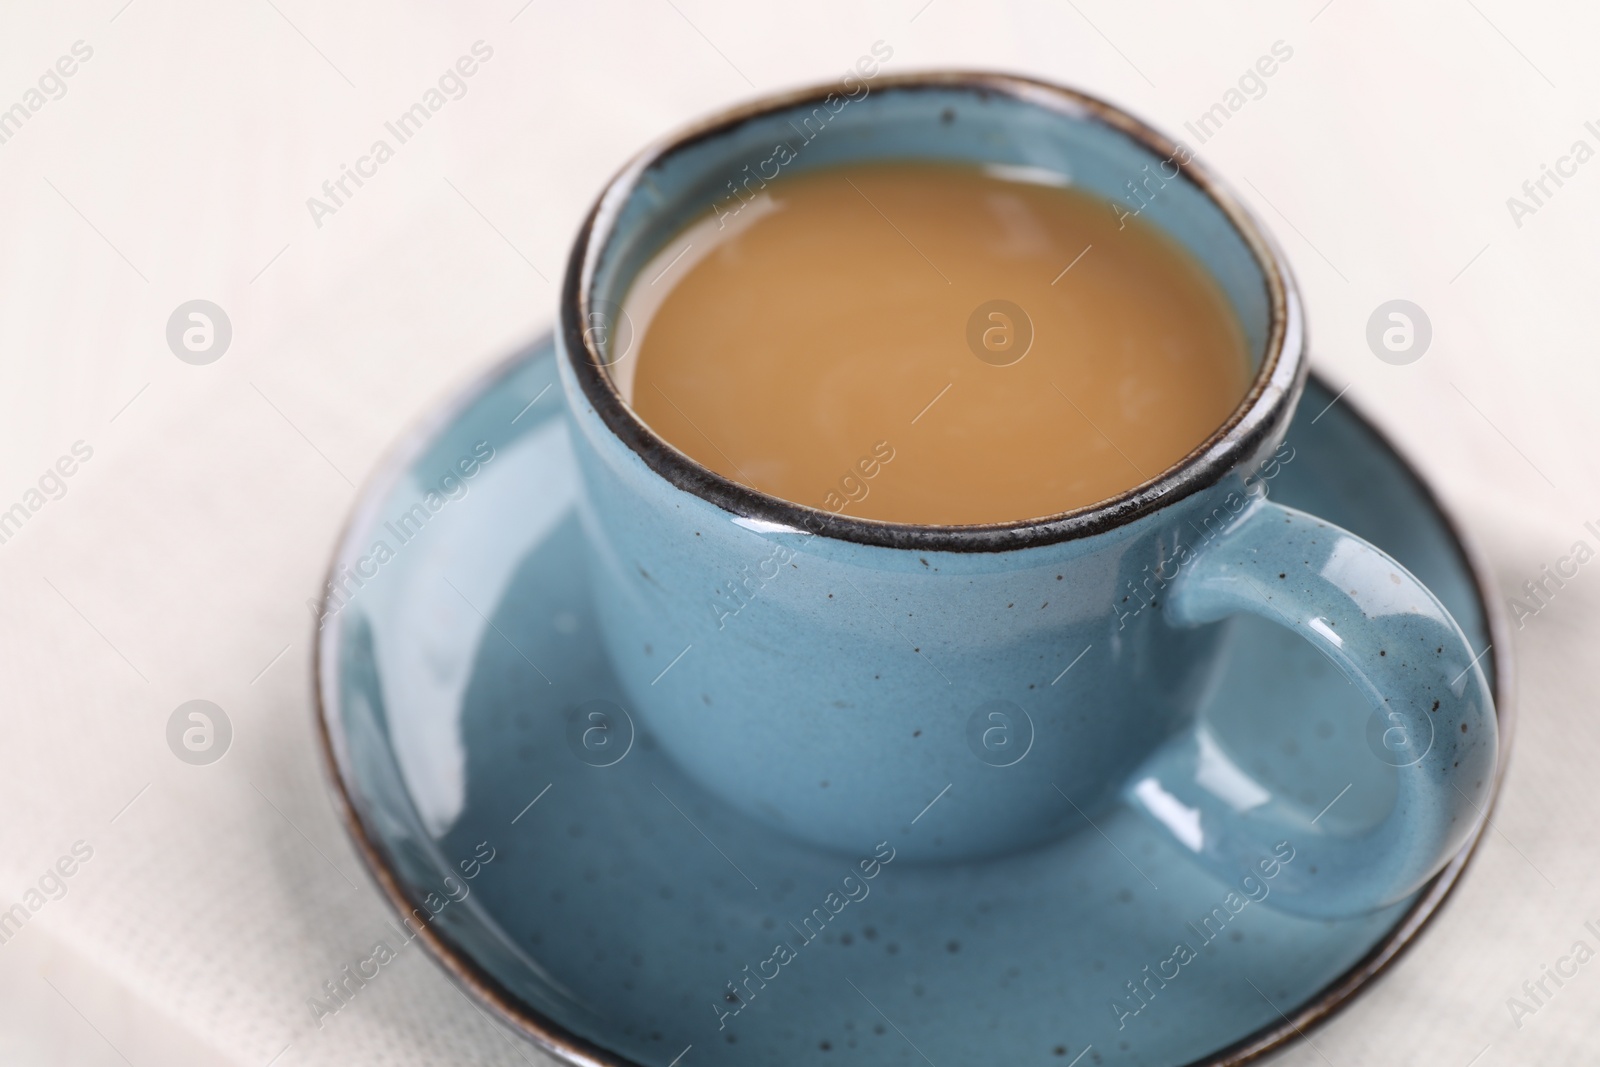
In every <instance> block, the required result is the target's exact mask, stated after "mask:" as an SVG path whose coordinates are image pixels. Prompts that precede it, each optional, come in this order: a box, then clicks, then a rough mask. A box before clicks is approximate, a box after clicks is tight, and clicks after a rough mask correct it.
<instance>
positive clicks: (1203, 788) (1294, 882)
mask: <svg viewBox="0 0 1600 1067" xmlns="http://www.w3.org/2000/svg"><path fill="white" fill-rule="evenodd" d="M1180 563H1181V564H1183V566H1181V569H1180V573H1179V575H1178V576H1177V577H1176V578H1175V579H1174V581H1173V584H1172V586H1171V587H1170V588H1169V589H1168V591H1167V596H1166V599H1165V602H1164V604H1163V605H1162V607H1163V608H1164V614H1165V615H1166V617H1167V619H1168V621H1169V622H1171V623H1172V624H1174V625H1177V626H1184V627H1192V626H1200V625H1203V624H1205V623H1211V622H1217V621H1220V620H1222V619H1224V618H1227V617H1229V616H1232V615H1240V614H1250V615H1258V616H1260V617H1261V618H1264V619H1269V620H1271V621H1272V622H1275V623H1277V624H1278V625H1280V626H1284V627H1287V628H1288V629H1290V630H1293V631H1294V632H1295V633H1297V634H1299V635H1300V636H1301V637H1303V638H1305V639H1306V640H1307V641H1309V642H1311V644H1312V645H1314V646H1315V647H1316V648H1317V650H1318V651H1320V652H1321V653H1322V654H1323V655H1325V656H1327V657H1328V658H1329V659H1330V660H1332V661H1333V662H1334V664H1335V665H1336V666H1338V668H1339V670H1340V671H1342V672H1343V673H1344V675H1345V677H1346V678H1347V679H1348V680H1349V681H1350V684H1352V685H1353V686H1355V687H1356V689H1357V690H1358V691H1359V692H1360V693H1361V694H1362V696H1364V697H1365V698H1366V700H1367V703H1368V704H1369V705H1371V707H1372V709H1373V716H1374V719H1373V720H1372V721H1369V723H1368V724H1367V729H1368V731H1369V733H1368V736H1369V738H1377V739H1380V740H1381V743H1382V746H1383V747H1382V748H1381V749H1379V748H1377V747H1375V748H1374V751H1375V752H1378V751H1381V752H1383V753H1384V756H1383V758H1384V760H1385V762H1389V763H1391V765H1393V766H1395V767H1396V768H1397V771H1396V773H1397V776H1398V780H1397V791H1396V797H1395V803H1394V806H1393V808H1392V809H1390V811H1389V813H1388V814H1387V815H1386V816H1384V818H1383V819H1382V821H1380V822H1379V823H1378V824H1377V825H1375V826H1373V827H1371V828H1370V829H1367V830H1366V831H1364V832H1361V833H1359V834H1356V835H1349V834H1342V833H1338V832H1335V831H1333V830H1332V829H1330V828H1329V826H1328V825H1327V824H1321V825H1319V824H1318V823H1319V819H1318V815H1319V813H1317V812H1313V811H1307V810H1303V807H1302V806H1301V805H1299V804H1296V803H1294V802H1291V801H1289V800H1287V799H1285V798H1282V797H1278V796H1274V795H1272V794H1271V793H1270V792H1269V791H1268V790H1267V789H1266V788H1265V787H1263V786H1261V785H1260V784H1259V783H1257V782H1255V781H1254V780H1253V779H1251V778H1250V777H1249V775H1248V774H1246V773H1245V772H1244V771H1243V770H1241V769H1240V768H1239V767H1238V766H1237V765H1235V764H1233V763H1232V762H1231V761H1230V760H1229V759H1228V757H1227V756H1226V754H1224V753H1223V752H1222V751H1221V749H1220V748H1219V746H1218V745H1217V744H1216V743H1215V742H1214V741H1212V740H1211V739H1210V737H1209V736H1207V735H1206V733H1205V728H1204V726H1202V725H1200V724H1196V725H1194V726H1192V727H1191V728H1190V729H1189V730H1188V731H1187V732H1185V733H1183V734H1180V735H1178V736H1177V737H1174V738H1172V739H1171V740H1169V741H1168V742H1166V743H1165V744H1163V745H1162V746H1161V747H1160V748H1159V749H1157V750H1156V751H1155V752H1154V753H1153V754H1152V755H1151V756H1150V758H1149V759H1147V760H1146V761H1145V763H1144V764H1143V765H1142V766H1141V767H1140V768H1139V769H1138V770H1137V771H1136V772H1135V773H1134V775H1133V776H1132V777H1131V778H1130V779H1129V781H1128V784H1127V786H1126V787H1125V791H1124V796H1125V798H1126V799H1127V801H1128V802H1129V803H1130V804H1131V805H1132V806H1133V807H1135V808H1136V809H1137V810H1139V811H1140V812H1142V813H1143V814H1144V815H1146V816H1148V817H1150V818H1152V819H1154V820H1155V821H1156V822H1157V823H1159V824H1161V825H1162V826H1163V827H1165V828H1166V829H1167V830H1168V832H1170V833H1171V834H1172V835H1173V836H1174V837H1175V838H1177V839H1178V840H1179V841H1180V842H1181V843H1182V844H1183V845H1184V846H1186V847H1187V848H1188V849H1189V850H1190V851H1191V852H1193V853H1194V855H1195V858H1196V860H1197V861H1198V862H1199V863H1200V864H1201V865H1202V866H1204V867H1206V868H1207V869H1209V870H1210V871H1212V872H1213V873H1215V874H1216V875H1218V876H1219V877H1221V878H1222V879H1224V880H1225V881H1228V882H1230V883H1237V882H1238V881H1239V880H1240V876H1241V875H1242V874H1254V875H1256V876H1257V878H1258V879H1259V878H1261V877H1262V876H1264V875H1265V876H1269V877H1272V891H1271V895H1270V898H1268V899H1270V901H1271V902H1272V903H1273V904H1274V905H1276V906H1277V907H1278V908H1280V909H1281V910H1283V911H1288V912H1292V913H1295V914H1300V915H1307V916H1315V917H1327V918H1332V917H1345V916H1352V915H1360V914H1365V913H1367V912H1371V911H1374V910H1376V909H1378V908H1382V907H1384V906H1386V905H1388V904H1392V903H1395V902H1396V901H1399V900H1402V899H1404V898H1405V897H1406V896H1407V895H1409V894H1410V893H1412V892H1413V891H1414V890H1416V889H1418V888H1420V887H1421V886H1422V885H1423V884H1424V883H1425V882H1427V881H1428V879H1430V878H1432V877H1433V875H1435V874H1436V873H1438V871H1439V870H1440V869H1441V868H1443V867H1444V865H1445V864H1446V863H1448V862H1449V860H1450V858H1451V857H1452V856H1454V855H1455V854H1456V852H1457V851H1459V849H1460V848H1461V846H1462V844H1463V843H1464V842H1465V841H1466V839H1467V837H1468V835H1469V834H1470V833H1471V832H1472V829H1473V827H1474V826H1475V825H1476V823H1477V820H1478V819H1479V818H1480V817H1481V816H1482V815H1483V812H1484V806H1485V804H1486V803H1487V800H1488V797H1489V792H1490V789H1491V787H1492V785H1493V780H1494V770H1495V759H1496V750H1497V747H1498V738H1497V732H1496V721H1495V715H1494V702H1493V698H1492V697H1491V695H1490V692H1489V686H1488V682H1487V681H1486V680H1485V678H1484V674H1483V671H1482V669H1481V668H1480V667H1479V666H1478V660H1479V658H1480V655H1479V654H1474V652H1473V650H1472V648H1471V646H1470V645H1469V644H1468V642H1467V638H1466V635H1464V634H1463V633H1462V632H1461V628H1460V627H1459V626H1457V625H1456V622H1455V620H1454V619H1453V618H1451V617H1450V613H1449V612H1448V611H1446V610H1445V608H1444V605H1442V604H1441V603H1439V600H1438V598H1437V597H1435V596H1434V595H1433V594H1432V593H1431V592H1430V591H1429V590H1428V589H1427V587H1426V586H1424V585H1423V584H1422V583H1421V582H1419V581H1417V579H1416V578H1415V577H1413V576H1412V575H1411V573H1410V572H1409V571H1407V570H1406V569H1405V568H1404V567H1402V566H1401V565H1400V564H1399V563H1396V562H1395V561H1394V560H1393V559H1391V558H1390V557H1389V556H1388V555H1387V554H1386V553H1384V552H1382V551H1380V550H1379V549H1377V548H1374V547H1373V546H1372V545H1370V544H1368V543H1367V542H1366V541H1363V540H1362V539H1361V538H1359V537H1356V536H1355V535H1354V534H1351V533H1348V532H1346V531H1345V530H1341V529H1340V528H1339V527H1337V526H1334V525H1333V524H1332V523H1328V522H1325V521H1323V520H1322V519H1319V518H1317V517H1316V516H1314V515H1308V514H1306V513H1305V512H1302V511H1296V510H1295V509H1293V508H1287V507H1283V506H1281V505H1278V504H1274V503H1272V502H1270V501H1267V500H1264V499H1259V498H1258V502H1257V503H1256V505H1255V506H1254V508H1253V510H1251V511H1247V512H1245V513H1244V514H1242V515H1240V516H1239V517H1238V518H1237V519H1236V520H1235V522H1234V524H1233V525H1232V526H1230V527H1229V528H1228V529H1227V530H1226V531H1225V532H1223V533H1221V534H1219V535H1218V536H1217V538H1216V539H1215V540H1213V541H1211V542H1210V543H1208V544H1206V545H1205V546H1203V547H1201V548H1199V549H1198V550H1196V551H1194V552H1193V554H1192V555H1191V557H1190V558H1189V559H1188V560H1186V561H1185V560H1182V558H1181V554H1180ZM1295 713H1296V712H1295V710H1294V709H1292V708H1287V709H1285V714H1295ZM1375 731H1376V732H1375ZM1275 849H1277V850H1278V851H1275ZM1285 854H1287V855H1288V856H1289V857H1292V862H1287V861H1285V859H1284V857H1285ZM1269 871H1270V872H1271V873H1270V875H1269V874H1268V872H1269Z"/></svg>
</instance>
